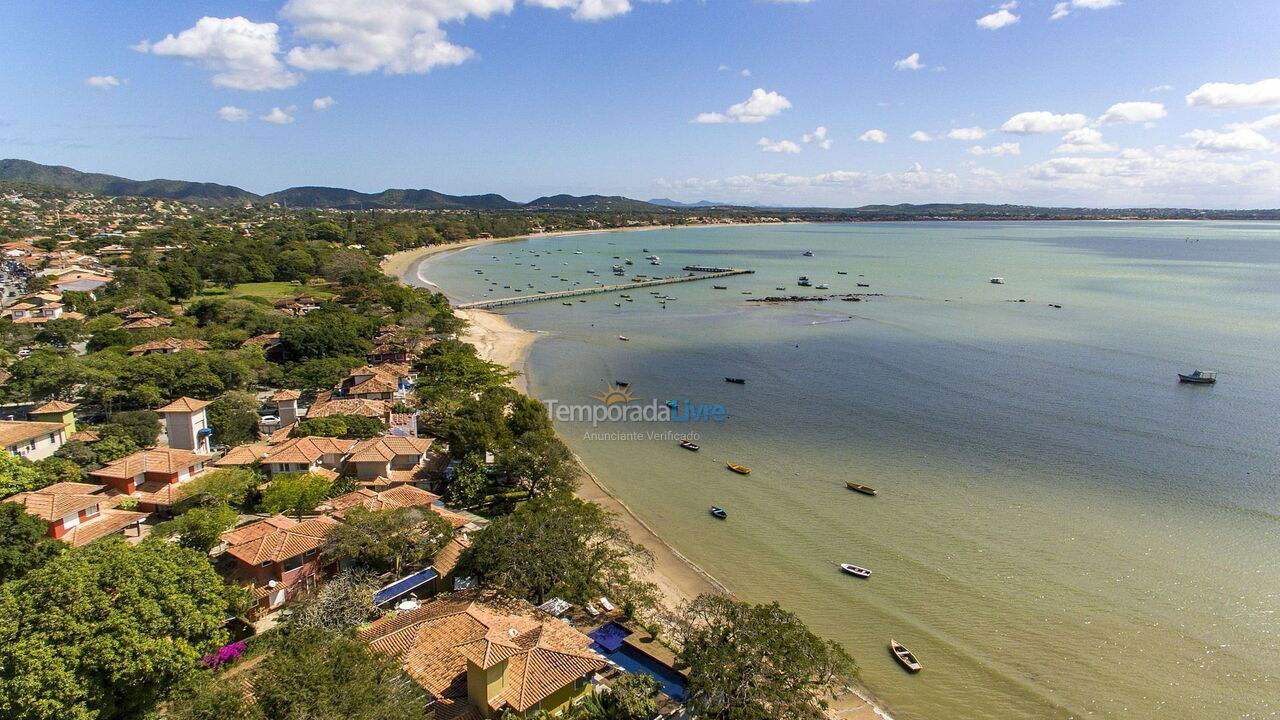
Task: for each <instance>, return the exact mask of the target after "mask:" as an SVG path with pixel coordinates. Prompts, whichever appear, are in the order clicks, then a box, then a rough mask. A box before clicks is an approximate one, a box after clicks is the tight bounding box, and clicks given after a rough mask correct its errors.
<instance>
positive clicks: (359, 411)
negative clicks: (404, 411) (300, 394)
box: [306, 392, 391, 419]
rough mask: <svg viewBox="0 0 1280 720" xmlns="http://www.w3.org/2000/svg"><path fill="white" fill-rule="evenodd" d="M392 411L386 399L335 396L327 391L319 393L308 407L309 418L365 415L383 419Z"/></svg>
mask: <svg viewBox="0 0 1280 720" xmlns="http://www.w3.org/2000/svg"><path fill="white" fill-rule="evenodd" d="M390 411H391V403H388V402H387V401H385V400H367V399H364V398H333V397H332V396H331V395H329V394H328V393H327V392H325V393H318V394H317V395H316V399H315V402H313V403H311V407H309V408H307V414H306V417H307V418H318V417H328V416H329V415H363V416H364V417H373V418H378V419H382V418H385V417H386V416H387V413H389V412H390Z"/></svg>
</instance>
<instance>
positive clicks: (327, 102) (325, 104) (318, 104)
mask: <svg viewBox="0 0 1280 720" xmlns="http://www.w3.org/2000/svg"><path fill="white" fill-rule="evenodd" d="M335 102H337V101H336V100H334V99H333V98H331V97H329V96H328V95H325V96H324V97H318V98H316V99H315V100H312V101H311V109H312V110H328V109H329V108H331V107H333V104H334V103H335Z"/></svg>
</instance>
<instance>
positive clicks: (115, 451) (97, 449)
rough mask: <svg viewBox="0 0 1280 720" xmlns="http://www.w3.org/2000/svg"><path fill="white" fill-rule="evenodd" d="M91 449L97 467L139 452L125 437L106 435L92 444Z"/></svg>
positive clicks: (130, 440) (128, 438) (129, 439)
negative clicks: (95, 458)
mask: <svg viewBox="0 0 1280 720" xmlns="http://www.w3.org/2000/svg"><path fill="white" fill-rule="evenodd" d="M92 447H93V451H94V453H95V454H96V455H97V459H98V464H99V465H106V464H107V463H109V462H111V461H112V460H119V459H120V458H122V457H124V456H126V455H131V454H133V453H136V452H138V450H139V448H138V446H137V444H136V443H134V442H133V440H132V439H131V438H130V437H128V436H127V435H108V436H107V437H104V438H102V439H101V440H99V441H97V442H95V443H93V446H92Z"/></svg>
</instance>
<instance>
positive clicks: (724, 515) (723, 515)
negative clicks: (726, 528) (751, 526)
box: [711, 505, 729, 520]
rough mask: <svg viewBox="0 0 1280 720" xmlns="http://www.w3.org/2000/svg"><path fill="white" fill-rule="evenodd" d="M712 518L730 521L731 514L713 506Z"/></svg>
mask: <svg viewBox="0 0 1280 720" xmlns="http://www.w3.org/2000/svg"><path fill="white" fill-rule="evenodd" d="M711 516H712V517H715V518H719V519H721V520H728V519H729V513H727V512H725V511H724V510H722V509H720V508H718V507H716V506H715V505H712V506H711Z"/></svg>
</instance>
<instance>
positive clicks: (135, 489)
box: [89, 448, 213, 512]
mask: <svg viewBox="0 0 1280 720" xmlns="http://www.w3.org/2000/svg"><path fill="white" fill-rule="evenodd" d="M212 459H213V458H212V456H210V455H201V454H198V453H194V452H192V451H190V450H183V449H180V448H153V449H151V450H140V451H138V452H136V453H133V454H132V455H126V456H124V457H122V458H120V459H119V460H113V461H111V462H109V463H107V464H106V465H105V466H103V467H100V468H98V469H97V470H94V471H92V472H90V473H89V477H91V478H93V479H95V480H97V481H99V482H101V483H102V484H103V485H106V486H107V487H108V488H110V489H111V490H113V491H115V493H117V494H120V495H128V496H129V497H132V498H135V499H137V501H138V509H139V510H143V511H147V512H168V511H169V510H170V509H171V508H172V507H173V506H174V505H177V504H178V503H179V502H181V501H182V500H183V499H185V498H186V497H187V483H188V482H190V481H191V480H192V479H194V478H197V477H199V476H200V475H201V474H203V473H204V472H205V465H206V463H208V462H209V461H210V460H212Z"/></svg>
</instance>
